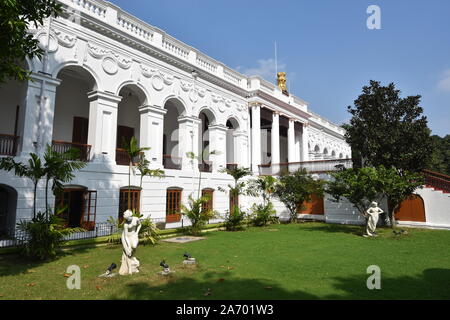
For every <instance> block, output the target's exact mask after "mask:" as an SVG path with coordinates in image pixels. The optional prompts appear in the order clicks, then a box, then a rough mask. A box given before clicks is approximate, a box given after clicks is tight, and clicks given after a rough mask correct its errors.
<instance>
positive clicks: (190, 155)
mask: <svg viewBox="0 0 450 320" xmlns="http://www.w3.org/2000/svg"><path fill="white" fill-rule="evenodd" d="M217 154H220V152H219V151H216V150H212V151H209V150H208V149H205V150H203V152H202V154H201V155H199V156H197V155H196V154H195V153H194V152H192V151H189V152H186V157H187V158H188V159H191V163H192V164H193V163H194V160H195V159H197V160H198V162H199V163H203V162H204V159H205V157H207V156H210V155H217ZM192 178H194V176H192ZM201 183H202V170H200V172H199V175H198V187H197V198H200V190H201Z"/></svg>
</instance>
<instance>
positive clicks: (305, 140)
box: [301, 123, 309, 161]
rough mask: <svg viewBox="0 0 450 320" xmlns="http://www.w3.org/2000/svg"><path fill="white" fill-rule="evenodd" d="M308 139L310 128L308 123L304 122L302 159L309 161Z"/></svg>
mask: <svg viewBox="0 0 450 320" xmlns="http://www.w3.org/2000/svg"><path fill="white" fill-rule="evenodd" d="M308 140H309V130H308V123H304V124H303V131H302V146H301V147H302V161H309V148H308Z"/></svg>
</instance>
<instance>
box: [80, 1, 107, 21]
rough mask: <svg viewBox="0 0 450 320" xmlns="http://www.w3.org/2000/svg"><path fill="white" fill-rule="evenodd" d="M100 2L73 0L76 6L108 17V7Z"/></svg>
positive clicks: (99, 15)
mask: <svg viewBox="0 0 450 320" xmlns="http://www.w3.org/2000/svg"><path fill="white" fill-rule="evenodd" d="M98 2H99V1H88V0H72V3H73V6H74V7H75V8H77V9H79V10H82V11H85V12H88V13H90V14H92V15H94V16H97V17H99V18H102V19H104V18H105V17H106V7H105V6H103V5H100V4H99V3H98Z"/></svg>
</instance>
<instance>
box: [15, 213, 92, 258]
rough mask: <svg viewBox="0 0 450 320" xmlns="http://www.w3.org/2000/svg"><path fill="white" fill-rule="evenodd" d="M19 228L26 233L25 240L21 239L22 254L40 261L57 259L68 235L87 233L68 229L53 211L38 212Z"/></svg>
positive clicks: (19, 225) (79, 229) (19, 224)
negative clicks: (58, 252)
mask: <svg viewBox="0 0 450 320" xmlns="http://www.w3.org/2000/svg"><path fill="white" fill-rule="evenodd" d="M17 226H18V229H19V230H20V231H22V232H24V233H25V236H24V238H23V239H20V240H21V242H22V243H21V248H20V253H21V254H22V255H25V256H27V257H30V258H33V259H39V260H46V259H49V258H54V257H56V255H57V251H58V249H59V248H60V247H61V246H62V244H63V243H64V242H65V240H64V237H65V236H66V235H69V234H71V233H74V232H83V231H86V230H84V229H81V228H66V227H65V225H64V220H63V219H61V218H60V217H59V216H58V213H56V214H54V213H52V212H51V211H48V212H44V213H43V212H38V213H37V214H36V217H34V218H33V219H32V220H31V221H26V220H22V221H20V222H19V223H18V224H17Z"/></svg>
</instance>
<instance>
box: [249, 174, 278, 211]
mask: <svg viewBox="0 0 450 320" xmlns="http://www.w3.org/2000/svg"><path fill="white" fill-rule="evenodd" d="M277 183H278V180H277V179H276V178H275V177H273V176H262V177H258V178H256V179H253V180H250V181H249V182H248V186H247V188H248V194H249V195H251V196H253V197H259V196H261V197H262V198H263V203H264V205H268V204H269V203H270V199H271V198H272V196H273V194H274V192H275V189H276V188H277Z"/></svg>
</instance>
